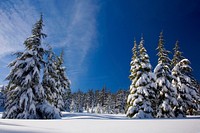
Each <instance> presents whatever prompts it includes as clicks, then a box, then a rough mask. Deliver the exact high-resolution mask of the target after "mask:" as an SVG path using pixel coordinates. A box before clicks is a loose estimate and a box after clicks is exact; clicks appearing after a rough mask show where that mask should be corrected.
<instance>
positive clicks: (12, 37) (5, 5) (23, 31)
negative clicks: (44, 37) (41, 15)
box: [0, 1, 36, 58]
mask: <svg viewBox="0 0 200 133" xmlns="http://www.w3.org/2000/svg"><path fill="white" fill-rule="evenodd" d="M30 7H31V6H30ZM25 13H26V14H25ZM34 14H36V11H35V10H34V9H33V8H29V3H27V2H22V1H17V2H15V3H13V2H11V1H5V2H1V6H0V47H1V50H0V57H1V58H2V57H3V56H5V55H7V54H8V53H11V52H15V51H18V50H21V49H22V48H23V45H22V44H23V41H24V40H25V38H26V37H27V36H28V35H30V33H31V31H30V29H31V27H32V23H33V22H34V20H35V19H34V16H35V15H34Z"/></svg>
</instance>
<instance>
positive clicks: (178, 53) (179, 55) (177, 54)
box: [171, 40, 184, 67]
mask: <svg viewBox="0 0 200 133" xmlns="http://www.w3.org/2000/svg"><path fill="white" fill-rule="evenodd" d="M173 50H174V56H173V59H172V62H171V63H172V67H174V66H175V65H176V64H177V63H178V62H180V61H181V60H182V59H184V57H183V56H182V52H181V51H180V48H179V41H178V40H177V41H176V44H175V47H174V49H173Z"/></svg>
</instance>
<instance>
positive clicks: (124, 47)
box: [0, 0, 200, 91]
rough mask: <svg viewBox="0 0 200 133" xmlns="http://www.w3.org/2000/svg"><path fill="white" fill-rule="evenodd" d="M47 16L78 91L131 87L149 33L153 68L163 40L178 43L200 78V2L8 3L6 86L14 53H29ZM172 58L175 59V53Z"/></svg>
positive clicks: (4, 11) (0, 37) (1, 16)
mask: <svg viewBox="0 0 200 133" xmlns="http://www.w3.org/2000/svg"><path fill="white" fill-rule="evenodd" d="M41 12H42V13H43V15H44V24H45V27H44V32H45V33H46V34H47V35H48V37H47V38H46V39H45V40H44V44H50V45H51V46H52V47H53V49H54V50H55V52H56V53H57V54H59V52H60V51H61V50H62V49H64V52H65V59H64V60H65V66H66V67H67V75H68V77H69V79H70V80H71V88H72V90H73V91H75V90H78V89H81V90H84V91H85V90H87V89H100V88H102V87H103V86H107V88H108V89H109V90H111V91H116V90H117V89H120V88H123V89H128V87H129V85H130V81H129V79H128V76H129V69H130V66H129V64H130V61H131V56H132V53H131V49H132V47H133V39H134V37H135V38H136V39H137V41H138V42H139V40H140V37H141V34H143V35H144V39H145V47H146V49H147V51H148V54H149V56H150V60H151V63H152V66H153V67H155V65H156V63H157V56H156V54H157V51H156V50H155V49H156V47H157V44H158V36H159V33H160V31H161V30H163V31H164V37H165V41H166V44H165V47H166V49H168V50H172V49H173V47H174V44H175V42H176V40H177V39H178V40H179V42H180V47H181V51H182V52H183V55H184V56H185V57H186V58H188V59H189V60H190V61H191V63H192V67H193V70H194V75H195V77H196V78H197V79H198V80H200V69H199V66H200V61H199V56H200V52H199V50H200V25H199V24H200V2H199V1H198V0H190V1H188V0H175V1H174V0H160V1H157V0H151V1H148V0H126V1H124V0H59V1H57V0H33V1H32V0H30V1H28V0H18V1H15V0H7V1H0V46H1V50H0V64H1V65H0V72H1V75H0V83H2V84H4V83H5V81H4V78H5V76H6V75H7V74H8V73H9V69H8V68H7V64H8V63H9V62H10V61H12V59H13V58H14V57H11V56H10V54H11V53H13V52H16V51H20V50H23V49H24V46H23V42H24V40H25V39H26V38H27V37H28V36H30V35H31V34H30V33H31V28H32V25H33V24H34V23H35V22H36V20H38V19H39V16H40V13H41ZM171 57H172V55H171Z"/></svg>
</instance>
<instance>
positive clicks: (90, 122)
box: [0, 112, 200, 133]
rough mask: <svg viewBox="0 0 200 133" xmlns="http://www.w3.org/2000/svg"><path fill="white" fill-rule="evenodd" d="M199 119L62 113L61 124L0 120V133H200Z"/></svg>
mask: <svg viewBox="0 0 200 133" xmlns="http://www.w3.org/2000/svg"><path fill="white" fill-rule="evenodd" d="M0 117H1V113H0ZM199 118H200V117H194V116H192V117H188V118H187V119H143V120H141V119H129V118H127V117H126V116H125V115H122V114H119V115H112V114H88V113H67V112H63V118H62V119H60V120H17V119H15V120H13V119H0V133H94V132H95V133H132V132H135V133H177V132H179V133H200V126H199V125H200V119H199Z"/></svg>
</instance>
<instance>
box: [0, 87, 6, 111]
mask: <svg viewBox="0 0 200 133" xmlns="http://www.w3.org/2000/svg"><path fill="white" fill-rule="evenodd" d="M5 89H6V87H5V86H0V110H1V108H4V104H5V92H4V91H5Z"/></svg>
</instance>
